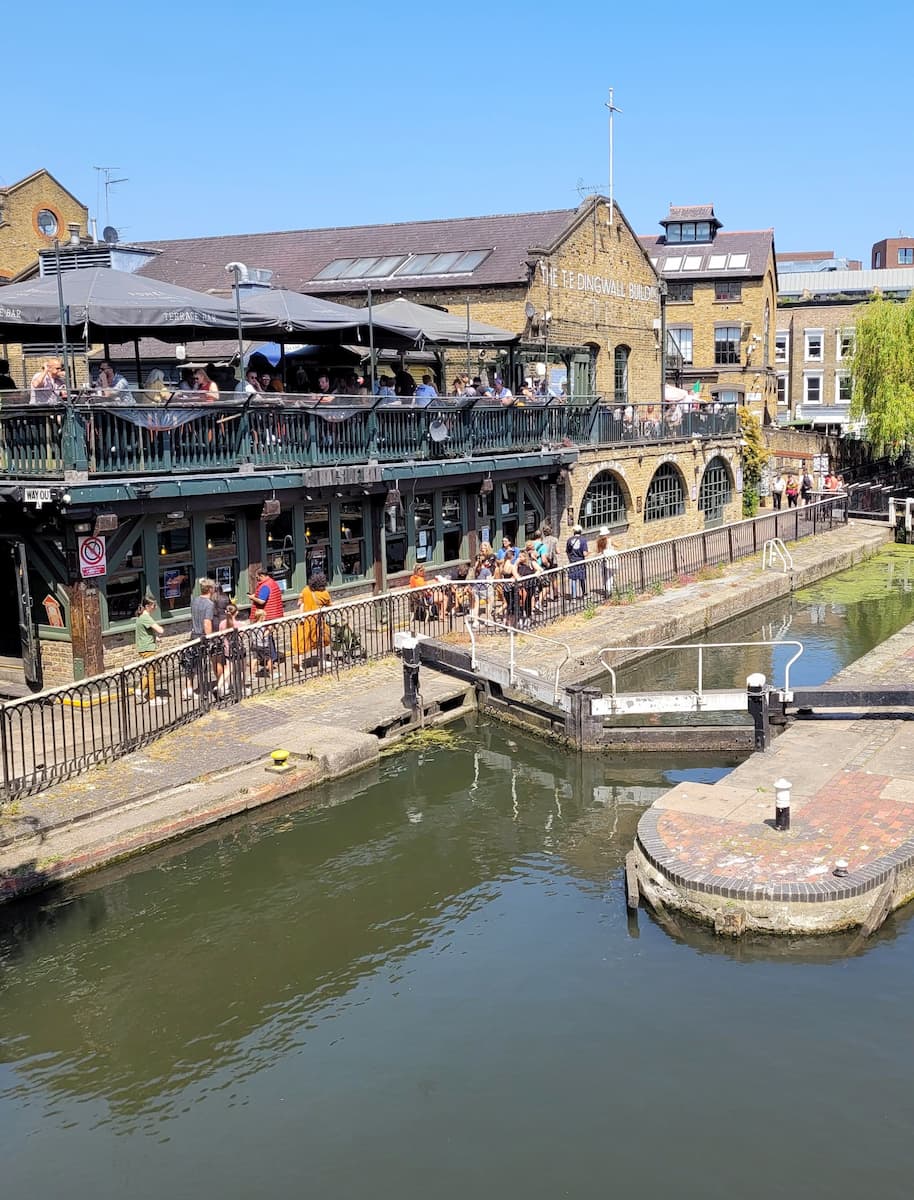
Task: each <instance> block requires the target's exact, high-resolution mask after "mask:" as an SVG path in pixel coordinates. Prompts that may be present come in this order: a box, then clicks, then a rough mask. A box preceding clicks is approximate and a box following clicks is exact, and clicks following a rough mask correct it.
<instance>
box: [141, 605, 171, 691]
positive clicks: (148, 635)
mask: <svg viewBox="0 0 914 1200" xmlns="http://www.w3.org/2000/svg"><path fill="white" fill-rule="evenodd" d="M155 610H156V602H155V600H153V599H152V597H151V596H147V598H146V599H145V600H144V601H143V603H142V604H141V605H140V607H139V608H138V609H137V610H136V628H135V630H134V642H135V644H136V653H137V658H152V656H153V654H155V652H156V649H157V642H158V639H159V638H160V637H161V636H162V635H163V634H164V632H165V630H164V629H163V628H162V626H161V625H159V624H157V623H156V621H155V619H154V617H153V615H152V614H153V613H154V612H155ZM134 694H135V695H136V698H137V700H138V702H139V703H140V704H161V703H162V702H161V700H159V699H157V697H156V684H155V673H154V672H153V670H152V668H151V667H150V668H148V669H147V670H145V671H144V672H143V676H142V681H141V686H140V687H138V688H137V689H136V692H135V693H134Z"/></svg>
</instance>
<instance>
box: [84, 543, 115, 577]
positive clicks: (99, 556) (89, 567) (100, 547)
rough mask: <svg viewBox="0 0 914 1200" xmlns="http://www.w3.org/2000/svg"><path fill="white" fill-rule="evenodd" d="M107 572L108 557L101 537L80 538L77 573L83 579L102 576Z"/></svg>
mask: <svg viewBox="0 0 914 1200" xmlns="http://www.w3.org/2000/svg"><path fill="white" fill-rule="evenodd" d="M107 570H108V557H107V554H106V552H105V539H104V538H103V537H81V538H80V539H79V573H80V575H81V576H82V577H83V579H92V578H93V577H94V576H96V575H104V574H105V572H106V571H107Z"/></svg>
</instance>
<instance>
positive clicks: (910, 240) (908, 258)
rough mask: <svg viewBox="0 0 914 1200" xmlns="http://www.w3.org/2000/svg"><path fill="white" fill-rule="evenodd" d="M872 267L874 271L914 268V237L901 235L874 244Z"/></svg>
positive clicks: (871, 252)
mask: <svg viewBox="0 0 914 1200" xmlns="http://www.w3.org/2000/svg"><path fill="white" fill-rule="evenodd" d="M870 267H871V268H872V269H873V270H874V271H880V270H885V271H892V270H896V269H898V268H904V267H914V237H908V236H906V235H905V234H903V233H899V235H898V237H894V238H883V239H882V241H881V242H874V243H873V248H872V250H871V251H870Z"/></svg>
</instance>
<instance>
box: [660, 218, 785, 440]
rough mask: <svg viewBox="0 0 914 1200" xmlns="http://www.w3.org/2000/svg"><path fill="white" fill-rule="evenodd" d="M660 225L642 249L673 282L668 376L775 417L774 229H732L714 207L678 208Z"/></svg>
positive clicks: (669, 286) (668, 310) (670, 284)
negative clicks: (661, 230)
mask: <svg viewBox="0 0 914 1200" xmlns="http://www.w3.org/2000/svg"><path fill="white" fill-rule="evenodd" d="M660 225H661V226H662V227H663V231H664V232H663V233H662V234H660V235H658V236H656V237H654V236H650V237H642V238H641V244H642V245H643V246H644V248H645V250H646V251H647V252H648V254H649V255H650V258H651V261H652V262H653V263H654V264H655V266H656V268H657V270H658V272H659V273H660V275H661V276H662V277H663V279H664V281H665V283H666V289H667V300H666V330H667V347H668V367H667V372H668V378H671V379H672V381H673V382H675V383H678V384H679V385H680V386H682V387H683V388H685V389H686V390H688V391H692V390H693V389H694V388H695V385H696V384H697V385H699V388H700V396H701V399H703V400H714V401H717V402H719V403H721V404H747V405H749V407H751V408H754V409H755V410H756V411H757V413H758V414H759V416H764V417H765V418H766V419H767V420H768V421H771V420H773V418H774V412H775V403H776V380H775V373H774V369H773V365H772V364H773V359H774V310H775V302H776V295H777V268H776V264H775V252H774V232H773V230H771V229H763V230H755V231H748V232H746V231H734V232H724V231H723V227H722V225H721V222H720V221H719V220H718V218H717V217H716V216H715V214H714V208H713V205H710V204H703V205H692V206H688V207H680V206H674V205H671V206H670V211H669V215H668V216H667V217H665V218H664V219H663V220H662V221H661V222H660Z"/></svg>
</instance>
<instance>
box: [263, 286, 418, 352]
mask: <svg viewBox="0 0 914 1200" xmlns="http://www.w3.org/2000/svg"><path fill="white" fill-rule="evenodd" d="M241 295H242V300H241V310H242V313H252V314H254V315H255V316H257V317H267V318H269V320H270V321H272V322H273V323H274V324H275V325H277V326H279V327H280V328H282V329H283V330H284V331H285V332H287V333H301V334H307V335H308V337H307V339H303V338H298V339H297V340H298V341H299V342H301V341H303V340H307V341H309V342H315V341H323V342H326V341H332V342H333V343H334V344H339V343H353V342H354V343H356V344H358V345H364V346H365V347H366V348H367V347H368V345H369V342H370V340H371V333H370V331H369V318H368V310H367V309H360V308H352V307H351V306H350V305H348V304H337V303H335V302H334V301H333V300H324V299H322V298H321V297H320V296H306V295H304V294H302V293H301V292H290V291H288V290H286V289H283V288H255V289H250V290H243V291H242V293H241ZM372 323H373V325H374V341H375V345H376V346H385V347H405V348H406V347H409V346H413V345H415V343H416V342H417V341H419V340H420V339H421V337H422V331H421V330H420V329H419V328H418V327H417V326H410V325H409V324H408V323H407V322H403V321H395V322H393V323H391V322H389V321H387V320H385V319H384V318H383V317H382V316H379V315H378V312H377V309H375V310H374V312H373V321H372Z"/></svg>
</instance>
